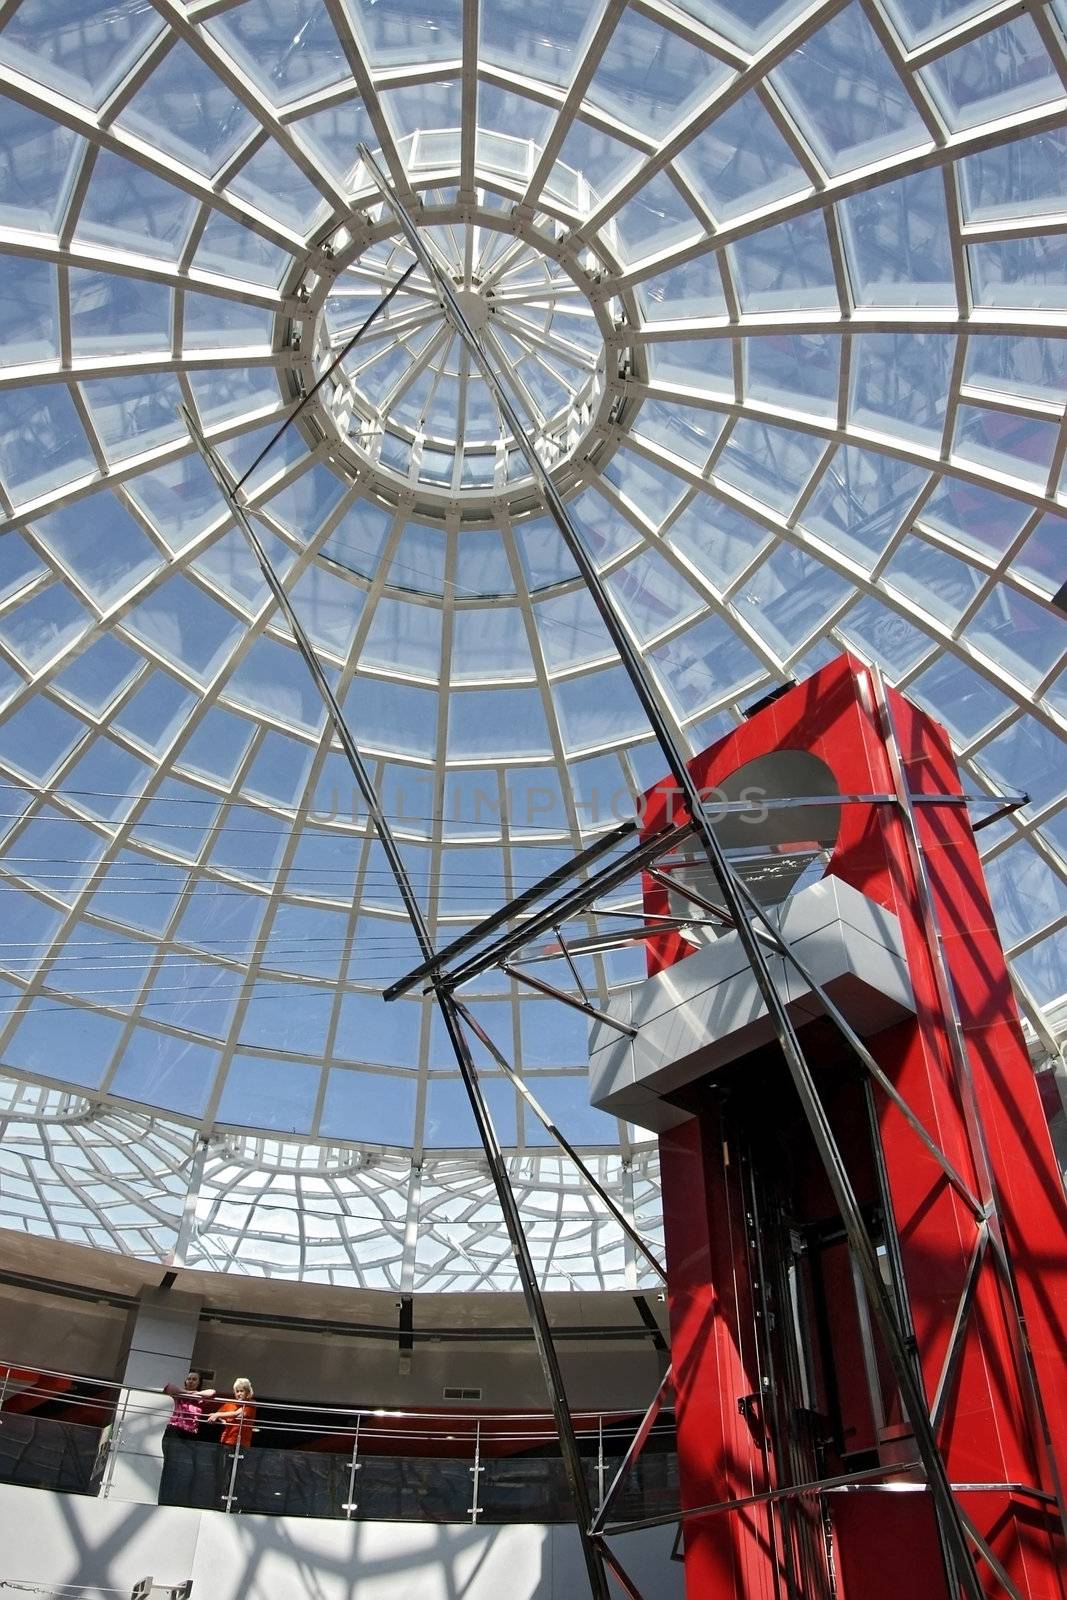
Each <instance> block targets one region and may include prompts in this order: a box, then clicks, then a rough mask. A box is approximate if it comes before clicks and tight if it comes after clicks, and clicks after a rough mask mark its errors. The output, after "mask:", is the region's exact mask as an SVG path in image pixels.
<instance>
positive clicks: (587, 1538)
mask: <svg viewBox="0 0 1067 1600" xmlns="http://www.w3.org/2000/svg"><path fill="white" fill-rule="evenodd" d="M183 410H184V408H183ZM184 415H185V420H186V424H187V426H188V428H189V432H190V436H191V437H192V439H193V441H194V443H195V444H196V446H197V449H198V450H199V451H200V454H201V456H202V457H203V459H204V462H205V464H206V466H207V467H208V470H209V471H210V472H211V474H212V476H213V478H214V479H215V482H216V483H217V484H218V485H219V488H220V489H221V491H222V493H223V495H224V497H225V499H226V501H227V503H228V505H229V506H230V509H231V510H232V512H233V515H234V517H235V519H236V521H237V523H238V525H239V527H240V528H241V529H242V531H243V533H244V535H245V537H246V539H247V540H248V542H249V545H250V546H251V548H252V551H253V554H254V555H255V557H256V560H257V562H258V563H259V567H260V571H261V572H262V573H263V577H264V580H265V582H266V584H267V587H268V588H269V589H270V592H271V594H272V595H273V596H274V599H275V600H276V602H277V604H278V606H279V609H280V610H281V612H282V615H283V616H284V617H285V620H286V622H287V623H288V624H289V627H290V629H291V630H292V634H293V638H294V640H295V641H296V645H297V649H298V650H299V651H300V653H301V655H302V656H303V657H304V661H305V663H306V665H307V668H308V671H309V672H310V673H311V676H312V679H313V681H314V683H315V686H316V688H317V689H318V691H319V694H320V696H321V697H322V701H323V704H324V706H325V707H326V711H327V715H328V717H329V719H330V724H331V726H332V728H333V731H334V733H335V734H336V736H337V738H338V740H339V742H340V745H341V748H342V750H343V751H344V754H345V757H346V759H347V761H348V764H349V766H350V768H351V770H352V775H353V777H354V778H355V780H356V784H357V787H358V788H359V791H360V794H361V795H362V796H363V799H364V801H365V802H366V806H367V812H368V815H369V816H370V818H371V820H372V821H373V823H374V826H375V829H376V831H377V834H378V838H379V841H380V843H381V846H382V850H383V852H384V854H385V857H386V860H387V862H388V864H389V868H390V870H391V872H392V875H393V878H394V881H395V883H396V886H397V891H398V893H399V895H400V898H401V901H402V902H403V905H404V909H405V911H406V912H407V915H408V918H409V920H410V922H411V927H412V931H413V933H414V935H415V938H416V941H417V943H418V945H419V950H420V952H421V954H422V957H423V960H424V961H433V960H434V959H435V955H436V952H435V950H434V945H433V940H432V939H431V937H430V931H429V927H428V925H427V923H426V919H425V916H424V914H423V910H422V906H421V905H420V904H419V901H418V898H417V896H416V894H415V891H414V889H413V888H412V885H411V880H410V879H409V877H408V873H407V868H406V866H405V865H404V860H403V857H402V856H401V854H400V850H399V847H398V845H397V843H396V839H395V838H394V836H393V831H392V828H391V827H390V825H389V821H388V818H387V817H386V815H385V812H384V810H383V808H382V805H381V802H380V800H379V798H378V795H377V792H376V790H375V788H374V785H373V783H372V782H371V778H370V774H369V772H368V771H367V768H366V765H365V763H364V760H363V756H362V754H361V752H360V750H359V747H358V745H357V744H356V741H355V739H354V738H353V736H352V732H351V730H350V729H349V727H348V724H347V722H346V721H345V718H344V713H343V712H342V710H341V706H340V703H339V701H338V699H337V697H336V695H335V694H334V692H333V687H332V685H331V684H330V681H329V679H328V678H327V677H326V674H325V672H324V671H323V669H322V664H321V662H320V661H319V658H318V656H317V655H316V653H315V650H314V647H313V646H312V644H311V641H310V639H309V638H308V635H307V633H306V632H305V630H304V627H303V625H302V623H301V621H300V618H299V617H298V615H297V613H296V610H295V608H294V606H293V603H292V601H291V600H290V598H289V595H288V594H287V592H286V590H285V588H284V586H283V584H282V582H281V579H280V578H279V577H278V574H277V572H276V571H275V569H274V566H273V563H272V562H271V560H270V557H269V556H268V554H267V551H266V548H265V547H264V544H263V541H262V540H261V539H260V537H259V535H258V533H257V532H256V529H255V526H254V524H253V522H252V519H251V518H250V517H249V515H248V513H247V512H246V511H245V509H244V507H243V506H241V505H240V504H239V502H238V501H237V499H236V497H235V494H234V492H233V490H232V488H231V486H230V484H229V482H228V480H227V475H226V471H225V468H224V467H223V465H222V463H221V462H220V461H219V460H218V458H217V457H216V455H215V453H214V452H213V451H212V449H211V446H210V445H209V444H208V442H207V440H206V439H205V438H204V437H203V435H202V434H201V433H200V430H199V429H198V428H197V426H196V423H195V422H194V421H193V418H192V417H191V416H190V415H189V413H188V412H187V411H186V412H184ZM434 993H435V995H436V998H437V1003H438V1006H439V1007H440V1010H441V1016H442V1019H443V1021H444V1024H445V1030H446V1032H447V1034H448V1038H449V1043H450V1044H451V1046H452V1051H453V1054H454V1055H455V1058H456V1065H457V1067H458V1068H459V1073H460V1076H461V1078H462V1079H463V1084H464V1087H465V1088H466V1091H467V1096H468V1098H469V1100H470V1105H471V1111H472V1113H473V1115H474V1121H475V1125H476V1126H477V1129H478V1135H479V1138H480V1140H481V1143H482V1148H483V1150H484V1151H485V1157H486V1161H487V1163H488V1165H489V1171H490V1175H491V1177H492V1180H493V1187H494V1189H495V1190H496V1196H497V1201H498V1203H499V1205H500V1209H501V1211H502V1212H503V1215H504V1224H505V1227H506V1228H507V1232H508V1238H509V1240H510V1242H511V1248H512V1252H513V1254H514V1256H515V1265H516V1268H517V1270H518V1274H519V1279H520V1282H521V1284H522V1291H523V1297H524V1299H525V1302H526V1311H527V1315H528V1316H529V1318H530V1322H531V1325H532V1327H533V1334H534V1340H535V1342H536V1345H537V1351H538V1355H539V1356H540V1358H541V1365H542V1370H543V1372H544V1376H545V1387H546V1388H547V1390H548V1396H549V1401H550V1403H551V1406H552V1413H553V1416H554V1418H555V1422H556V1429H557V1432H558V1434H559V1442H560V1453H561V1455H562V1457H563V1464H564V1469H565V1471H566V1474H567V1480H568V1484H569V1487H570V1491H571V1497H572V1500H573V1502H574V1514H575V1522H576V1524H577V1528H578V1536H579V1539H580V1541H581V1546H582V1554H583V1556H584V1559H585V1565H586V1572H587V1575H588V1578H589V1588H590V1592H591V1594H592V1595H593V1600H611V1596H610V1590H609V1587H608V1579H607V1574H606V1571H605V1568H604V1559H603V1554H602V1551H601V1549H600V1545H599V1543H598V1542H597V1541H596V1540H595V1539H594V1538H593V1537H592V1536H591V1535H590V1533H589V1524H590V1521H591V1518H592V1504H591V1501H590V1498H589V1490H588V1487H587V1485H586V1481H585V1475H584V1472H583V1470H582V1459H581V1454H580V1452H579V1449H578V1439H577V1435H576V1434H575V1431H574V1423H573V1421H572V1420H571V1414H570V1409H569V1406H568V1403H567V1392H566V1388H565V1387H564V1383H563V1372H562V1369H561V1367H560V1364H559V1357H558V1355H557V1353H556V1347H555V1345H554V1344H553V1341H552V1329H551V1326H550V1324H549V1321H548V1312H547V1311H546V1309H545V1302H544V1299H543V1297H542V1295H541V1289H540V1285H539V1284H538V1282H537V1273H536V1270H535V1268H534V1264H533V1258H532V1257H531V1255H530V1249H529V1245H528V1243H527V1240H526V1234H525V1232H524V1230H523V1226H522V1217H521V1215H520V1213H519V1207H518V1203H517V1202H516V1199H515V1194H514V1190H513V1189H512V1187H511V1179H510V1177H509V1175H508V1171H507V1165H506V1163H505V1161H504V1156H503V1152H502V1150H501V1148H500V1144H499V1141H498V1140H497V1136H496V1130H495V1128H494V1127H493V1123H492V1119H491V1117H490V1115H489V1109H488V1106H487V1105H486V1102H485V1098H484V1096H483V1094H482V1091H481V1085H480V1083H479V1081H478V1075H477V1072H476V1070H475V1067H474V1061H473V1058H472V1056H471V1053H470V1047H469V1045H468V1042H467V1038H466V1036H465V1034H464V1032H463V1028H462V1025H461V1022H460V1018H459V1012H458V1010H457V1006H456V1001H455V999H454V997H453V995H452V993H451V991H450V990H449V989H448V988H447V987H445V986H444V985H443V984H441V983H440V982H435V984H434Z"/></svg>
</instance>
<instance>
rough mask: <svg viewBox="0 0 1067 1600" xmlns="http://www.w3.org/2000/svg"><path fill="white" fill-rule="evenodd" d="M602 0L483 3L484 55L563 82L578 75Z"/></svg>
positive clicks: (517, 69) (503, 64) (481, 49)
mask: <svg viewBox="0 0 1067 1600" xmlns="http://www.w3.org/2000/svg"><path fill="white" fill-rule="evenodd" d="M602 10H603V0H594V4H592V5H590V4H589V3H588V0H494V4H493V5H491V6H482V7H481V8H480V21H481V40H480V44H479V55H480V56H481V58H482V59H483V60H485V61H489V62H491V63H492V64H493V65H494V66H498V67H504V68H507V69H509V70H510V71H512V72H518V73H521V74H523V75H528V76H529V77H532V78H539V79H540V80H541V81H542V82H545V83H552V84H557V85H558V86H560V87H563V86H564V85H565V84H568V83H569V82H570V80H571V79H572V78H573V76H574V73H575V71H576V69H577V66H578V63H579V61H580V60H581V58H582V54H583V52H584V48H585V45H586V44H587V43H588V40H589V38H590V37H591V35H592V33H593V31H594V29H595V28H596V25H597V22H598V21H599V18H600V14H601V12H602Z"/></svg>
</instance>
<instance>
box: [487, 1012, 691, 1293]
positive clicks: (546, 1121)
mask: <svg viewBox="0 0 1067 1600" xmlns="http://www.w3.org/2000/svg"><path fill="white" fill-rule="evenodd" d="M456 1010H457V1011H458V1012H459V1014H460V1016H461V1017H462V1019H463V1021H464V1022H465V1023H466V1025H467V1027H468V1028H469V1029H470V1030H471V1032H472V1033H473V1034H474V1036H475V1038H476V1039H478V1040H480V1041H481V1043H482V1045H483V1046H484V1047H485V1049H486V1050H488V1052H489V1054H490V1055H491V1056H492V1058H493V1060H494V1061H495V1062H496V1064H497V1066H498V1067H499V1068H500V1070H501V1072H503V1073H504V1074H505V1075H506V1076H507V1078H508V1080H509V1081H510V1083H511V1085H512V1088H514V1089H515V1091H516V1092H517V1093H518V1094H520V1095H521V1096H522V1098H523V1099H524V1100H525V1102H526V1104H527V1105H528V1106H529V1107H530V1110H531V1111H532V1112H533V1114H534V1116H535V1117H537V1118H538V1120H539V1121H540V1122H541V1124H542V1126H543V1127H544V1129H545V1131H546V1132H547V1133H549V1134H551V1136H552V1138H553V1139H554V1140H555V1141H556V1143H557V1144H558V1145H559V1147H560V1149H561V1150H562V1151H563V1153H564V1155H565V1156H568V1157H569V1158H570V1160H571V1161H572V1162H573V1163H574V1165H575V1166H576V1167H577V1169H578V1171H579V1172H580V1173H581V1175H582V1177H583V1178H584V1179H585V1181H586V1183H587V1184H588V1185H589V1187H590V1188H591V1189H592V1190H593V1193H594V1194H596V1195H597V1196H598V1197H599V1198H600V1199H601V1200H602V1201H603V1202H604V1205H605V1206H606V1207H607V1208H608V1210H609V1211H610V1212H611V1215H612V1216H613V1217H614V1218H615V1221H616V1222H617V1223H618V1224H619V1227H620V1228H622V1230H623V1232H624V1233H625V1234H626V1235H627V1237H628V1238H629V1239H631V1240H632V1241H633V1243H634V1245H635V1246H636V1247H637V1249H638V1250H640V1252H641V1254H642V1255H643V1256H644V1258H645V1260H646V1261H647V1262H648V1264H649V1266H650V1267H651V1268H652V1270H653V1272H655V1274H656V1276H657V1277H659V1278H661V1279H662V1280H663V1281H664V1282H666V1279H667V1273H666V1271H665V1269H664V1267H663V1263H662V1262H661V1261H660V1260H659V1258H658V1257H657V1255H656V1254H655V1251H654V1250H653V1249H652V1248H651V1246H650V1245H649V1243H648V1241H647V1240H646V1239H645V1238H644V1237H643V1235H642V1234H640V1233H639V1232H638V1231H637V1229H636V1228H635V1227H634V1225H633V1223H632V1222H631V1221H630V1219H629V1217H628V1216H627V1215H626V1213H625V1211H624V1210H623V1209H622V1207H621V1206H620V1205H619V1204H618V1202H617V1201H616V1200H615V1198H614V1196H613V1195H611V1194H609V1193H608V1191H607V1189H605V1188H604V1185H603V1184H602V1183H601V1182H600V1180H599V1179H598V1178H597V1177H596V1175H595V1173H593V1172H592V1171H590V1169H589V1167H588V1166H587V1165H586V1163H585V1162H584V1161H583V1160H582V1158H581V1156H580V1155H579V1154H578V1152H577V1150H576V1149H575V1148H574V1146H573V1145H572V1144H571V1142H570V1140H569V1139H568V1138H567V1137H566V1136H565V1135H564V1134H563V1133H561V1132H560V1130H559V1128H557V1126H556V1124H555V1123H554V1122H553V1121H552V1118H551V1117H550V1116H549V1114H548V1112H547V1111H546V1110H545V1108H544V1106H542V1105H541V1103H540V1101H539V1100H538V1099H537V1098H536V1097H535V1096H534V1095H533V1094H531V1092H530V1090H529V1088H528V1087H527V1085H526V1084H525V1083H524V1082H523V1080H522V1078H520V1077H519V1075H518V1073H517V1072H515V1071H514V1069H513V1068H512V1067H511V1065H510V1064H509V1062H508V1061H507V1059H506V1057H505V1056H504V1053H503V1051H501V1050H500V1049H498V1048H497V1046H496V1045H495V1044H494V1042H493V1040H492V1039H491V1038H490V1036H489V1034H488V1033H486V1031H485V1029H484V1028H483V1027H482V1026H481V1024H480V1023H479V1022H478V1021H477V1020H476V1018H475V1017H473V1016H472V1015H471V1013H470V1011H468V1009H467V1007H466V1006H465V1005H464V1004H463V1002H462V1001H461V1000H457V1001H456Z"/></svg>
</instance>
